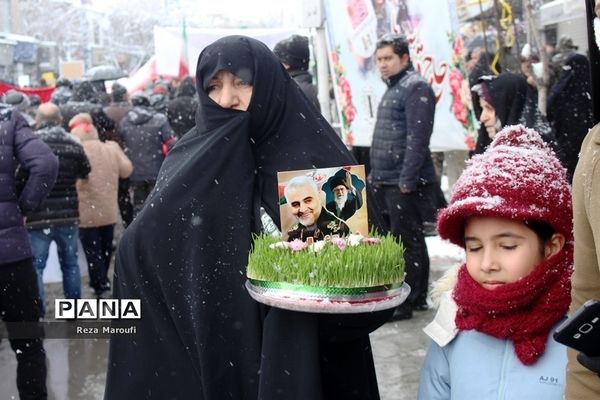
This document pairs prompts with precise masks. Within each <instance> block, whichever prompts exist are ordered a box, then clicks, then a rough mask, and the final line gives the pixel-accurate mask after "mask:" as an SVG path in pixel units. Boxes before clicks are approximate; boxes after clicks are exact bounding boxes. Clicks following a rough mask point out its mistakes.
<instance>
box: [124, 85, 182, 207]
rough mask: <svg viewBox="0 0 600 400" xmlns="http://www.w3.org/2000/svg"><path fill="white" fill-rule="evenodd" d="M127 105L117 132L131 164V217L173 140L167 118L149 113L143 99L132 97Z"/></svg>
mask: <svg viewBox="0 0 600 400" xmlns="http://www.w3.org/2000/svg"><path fill="white" fill-rule="evenodd" d="M131 104H132V106H133V108H132V109H131V110H130V111H129V112H128V113H127V114H126V115H125V117H124V118H123V120H122V121H121V123H120V124H119V132H120V133H121V138H122V139H123V147H124V149H125V154H127V157H129V158H130V159H131V162H132V163H133V173H132V174H131V176H130V177H129V181H130V187H131V190H132V192H133V212H134V216H135V215H137V214H138V213H139V212H140V210H141V209H142V206H143V205H144V201H146V197H148V195H149V194H150V192H151V191H152V189H153V188H154V185H155V184H156V177H157V176H158V171H159V170H160V167H161V165H162V162H163V160H164V159H165V156H166V154H167V151H168V150H169V149H170V148H171V147H173V145H174V144H175V142H176V141H177V137H176V136H175V132H174V131H173V128H171V125H170V124H169V121H168V120H167V117H166V116H165V115H163V114H161V113H158V112H156V111H155V110H153V109H152V108H151V106H150V100H149V99H148V98H147V97H146V96H145V95H143V94H136V95H134V96H132V98H131Z"/></svg>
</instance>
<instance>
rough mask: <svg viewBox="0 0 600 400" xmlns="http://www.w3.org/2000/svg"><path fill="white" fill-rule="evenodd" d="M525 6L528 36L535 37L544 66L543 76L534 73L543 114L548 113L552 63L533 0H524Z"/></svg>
mask: <svg viewBox="0 0 600 400" xmlns="http://www.w3.org/2000/svg"><path fill="white" fill-rule="evenodd" d="M523 8H524V9H525V10H526V16H527V29H528V35H527V36H528V37H529V38H531V39H533V44H534V45H535V47H536V48H537V49H538V51H539V53H540V62H541V63H542V66H543V74H542V78H541V79H540V78H538V77H537V76H536V75H535V74H532V75H533V77H534V78H535V80H536V83H537V89H538V108H539V110H540V112H541V113H542V114H543V115H546V105H547V100H548V84H549V83H550V63H549V61H550V60H549V59H548V54H547V53H546V48H545V47H546V41H545V38H544V37H543V36H542V35H540V32H539V30H538V27H537V25H536V23H535V20H534V18H533V4H532V0H523Z"/></svg>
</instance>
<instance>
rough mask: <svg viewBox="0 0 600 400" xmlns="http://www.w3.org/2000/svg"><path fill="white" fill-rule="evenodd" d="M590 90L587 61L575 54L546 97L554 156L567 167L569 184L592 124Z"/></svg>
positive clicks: (580, 55) (565, 65) (564, 66)
mask: <svg viewBox="0 0 600 400" xmlns="http://www.w3.org/2000/svg"><path fill="white" fill-rule="evenodd" d="M590 87H591V83H590V64H589V61H588V59H587V57H586V56H584V55H582V54H576V53H575V54H572V55H570V56H568V57H567V59H566V60H565V62H564V65H563V72H562V75H561V76H560V77H559V78H558V80H557V82H556V83H555V84H554V85H553V86H552V88H550V92H549V94H548V106H547V110H548V119H549V120H550V122H551V123H552V125H553V127H554V131H555V140H556V145H557V150H558V151H557V153H558V156H559V158H560V160H561V162H562V163H563V165H564V166H565V168H567V175H568V178H569V181H571V180H572V179H573V172H575V166H576V165H577V160H578V158H579V157H578V156H579V150H580V148H581V143H582V142H583V138H584V137H585V135H586V134H587V133H588V131H589V130H590V128H591V127H592V126H593V125H594V119H593V116H592V98H591V96H590Z"/></svg>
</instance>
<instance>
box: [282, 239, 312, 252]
mask: <svg viewBox="0 0 600 400" xmlns="http://www.w3.org/2000/svg"><path fill="white" fill-rule="evenodd" d="M287 247H288V249H290V250H292V251H302V250H304V249H305V248H307V247H308V245H307V244H306V243H305V242H303V241H302V240H300V239H294V240H292V241H291V242H288V244H287Z"/></svg>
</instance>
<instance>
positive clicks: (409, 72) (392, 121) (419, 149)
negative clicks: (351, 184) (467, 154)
mask: <svg viewBox="0 0 600 400" xmlns="http://www.w3.org/2000/svg"><path fill="white" fill-rule="evenodd" d="M375 59H376V63H377V68H378V69H379V71H380V73H381V76H382V78H383V80H384V82H385V84H386V85H387V87H388V88H387V90H386V92H385V93H384V95H383V97H382V98H381V101H380V103H379V108H378V109H377V121H376V123H375V129H374V131H373V141H372V143H371V153H370V159H371V172H370V173H369V177H368V180H369V182H371V183H372V184H373V186H374V187H375V189H374V190H375V192H376V199H377V202H378V204H379V205H380V207H382V208H384V209H385V210H386V212H387V216H388V230H389V231H390V232H391V233H392V234H393V235H394V236H395V237H396V238H397V239H398V240H401V241H402V244H403V245H404V249H405V252H404V260H405V263H406V264H405V265H406V282H407V283H408V284H409V285H410V287H411V293H410V295H409V296H408V300H407V301H406V302H405V303H403V304H401V305H400V306H399V307H398V308H397V309H396V312H395V315H394V318H395V319H398V320H400V319H408V318H412V311H413V310H426V309H427V288H428V287H429V255H428V253H427V245H426V243H425V236H424V234H423V228H422V227H423V215H424V214H423V213H422V212H421V211H422V208H421V204H420V203H423V202H424V201H429V202H431V201H432V200H433V199H434V198H435V194H434V192H435V186H436V185H437V184H438V183H437V177H436V175H435V169H434V167H433V161H432V159H431V152H430V151H429V141H430V139H431V134H432V132H433V119H434V115H435V95H434V93H433V89H431V87H430V86H429V85H428V84H427V82H426V81H425V79H423V77H421V75H419V73H418V72H417V71H415V69H414V67H413V65H412V63H411V61H410V54H409V51H408V40H407V39H406V37H405V36H402V35H385V36H383V37H382V38H381V39H379V41H378V42H377V45H376V51H375Z"/></svg>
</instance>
